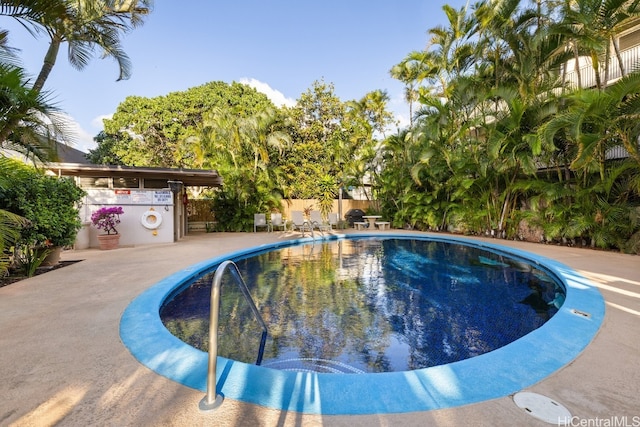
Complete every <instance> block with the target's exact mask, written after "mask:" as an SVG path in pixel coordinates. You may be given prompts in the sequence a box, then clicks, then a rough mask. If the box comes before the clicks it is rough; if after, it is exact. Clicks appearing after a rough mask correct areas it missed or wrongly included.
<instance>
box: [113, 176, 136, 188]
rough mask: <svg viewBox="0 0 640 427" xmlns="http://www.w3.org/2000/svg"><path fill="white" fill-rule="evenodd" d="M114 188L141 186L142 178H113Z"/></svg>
mask: <svg viewBox="0 0 640 427" xmlns="http://www.w3.org/2000/svg"><path fill="white" fill-rule="evenodd" d="M113 188H140V180H139V179H138V178H129V177H117V178H113Z"/></svg>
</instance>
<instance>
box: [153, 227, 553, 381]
mask: <svg viewBox="0 0 640 427" xmlns="http://www.w3.org/2000/svg"><path fill="white" fill-rule="evenodd" d="M236 263H237V265H238V268H239V270H240V272H241V274H242V276H243V277H244V278H245V280H246V282H247V285H248V287H249V290H250V292H251V294H252V297H253V299H254V300H255V301H256V305H257V306H258V309H259V310H260V312H261V314H262V317H263V318H264V319H265V322H266V323H267V328H268V334H267V340H266V343H265V345H263V346H262V345H261V344H262V340H261V339H262V329H261V328H260V326H259V324H258V323H257V322H256V321H255V317H254V315H253V313H252V311H251V309H250V307H249V305H248V304H247V303H246V301H245V300H244V298H243V296H242V293H241V292H240V291H239V290H238V288H237V286H235V283H233V282H232V281H231V280H229V281H228V282H227V281H223V286H222V302H221V309H220V326H219V329H218V330H219V333H218V340H219V344H218V354H219V355H220V356H223V357H226V358H229V359H233V360H237V361H241V362H246V363H255V362H256V361H258V362H259V364H260V365H261V366H264V367H270V368H276V369H284V370H300V371H316V372H326V373H378V372H396V371H407V370H413V369H421V368H428V367H431V366H437V365H444V364H448V363H452V362H457V361H459V360H463V359H468V358H471V357H475V356H478V355H480V354H484V353H487V352H490V351H493V350H495V349H497V348H500V347H503V346H505V345H507V344H509V343H511V342H513V341H515V340H516V339H518V338H520V337H522V336H524V335H526V334H528V333H529V332H531V331H533V330H535V329H537V328H539V327H540V326H542V325H543V324H544V323H545V322H546V321H547V320H549V319H550V318H551V317H552V316H553V315H554V314H555V313H556V312H557V310H558V308H559V307H560V306H561V304H562V302H563V301H564V296H565V291H564V288H563V287H562V285H561V284H560V283H559V281H558V280H557V279H556V278H555V277H554V276H553V275H551V274H549V273H548V271H546V270H545V269H544V268H542V267H540V266H535V265H532V264H531V263H530V262H528V261H526V260H523V259H521V258H516V257H514V256H509V255H506V254H504V253H500V252H496V251H490V250H487V249H482V248H478V247H473V246H468V245H463V244H459V243H450V242H443V241H428V240H408V239H393V238H372V237H369V238H361V239H348V240H333V241H325V242H318V243H308V244H306V245H299V246H293V247H287V248H280V249H275V250H270V251H268V252H263V253H259V254H255V255H252V256H249V257H244V258H242V259H240V260H236ZM212 278H213V273H211V274H207V275H205V276H204V277H202V278H200V279H199V280H197V281H195V282H194V283H193V284H191V285H190V286H189V287H188V288H186V289H185V290H183V291H182V292H180V293H179V294H177V295H176V296H175V297H174V298H172V299H171V300H170V301H168V302H167V303H166V304H165V305H164V306H163V308H162V310H161V318H162V320H163V323H164V324H165V326H166V327H167V328H168V329H169V330H170V331H171V332H172V333H173V334H174V335H176V336H177V337H179V338H180V339H181V340H183V341H185V342H187V343H189V344H190V345H193V346H194V347H196V348H199V349H202V350H204V351H207V344H208V339H207V337H208V331H209V310H210V306H209V302H210V294H211V282H212ZM261 350H262V351H261ZM258 356H259V357H258Z"/></svg>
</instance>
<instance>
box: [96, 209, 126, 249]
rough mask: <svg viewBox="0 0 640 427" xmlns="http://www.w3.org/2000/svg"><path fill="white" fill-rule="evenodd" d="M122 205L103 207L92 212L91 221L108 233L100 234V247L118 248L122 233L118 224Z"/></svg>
mask: <svg viewBox="0 0 640 427" xmlns="http://www.w3.org/2000/svg"><path fill="white" fill-rule="evenodd" d="M122 214H124V211H123V210H122V207H121V206H109V207H102V208H100V209H98V210H97V211H94V212H93V213H92V214H91V223H92V224H93V225H94V226H95V227H97V228H98V229H99V230H102V231H104V232H105V233H106V234H100V235H98V242H99V244H100V249H103V250H108V249H116V248H117V247H118V245H119V244H120V234H118V230H117V229H116V225H118V224H120V215H122Z"/></svg>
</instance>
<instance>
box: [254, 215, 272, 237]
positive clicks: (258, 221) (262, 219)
mask: <svg viewBox="0 0 640 427" xmlns="http://www.w3.org/2000/svg"><path fill="white" fill-rule="evenodd" d="M260 227H264V228H266V229H267V231H269V224H267V216H266V215H265V214H253V232H254V233H255V232H256V231H257V230H258V228H260Z"/></svg>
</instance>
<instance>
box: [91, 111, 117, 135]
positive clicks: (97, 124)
mask: <svg viewBox="0 0 640 427" xmlns="http://www.w3.org/2000/svg"><path fill="white" fill-rule="evenodd" d="M112 117H113V114H103V115H101V116H98V117H95V118H93V120H91V126H93V127H94V129H97V130H98V132H100V131H101V130H104V123H103V122H102V120H104V119H111V118H112ZM96 133H97V132H96Z"/></svg>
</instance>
